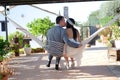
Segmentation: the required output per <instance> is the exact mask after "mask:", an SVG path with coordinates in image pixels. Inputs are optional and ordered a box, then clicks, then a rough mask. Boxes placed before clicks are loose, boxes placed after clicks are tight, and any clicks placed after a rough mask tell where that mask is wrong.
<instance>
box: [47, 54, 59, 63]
mask: <svg viewBox="0 0 120 80" xmlns="http://www.w3.org/2000/svg"><path fill="white" fill-rule="evenodd" d="M48 58H49V62H50V63H51V61H52V58H53V56H52V55H50V54H49V56H48ZM60 59H61V57H56V63H55V64H56V65H59V63H60Z"/></svg>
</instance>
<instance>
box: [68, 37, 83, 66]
mask: <svg viewBox="0 0 120 80" xmlns="http://www.w3.org/2000/svg"><path fill="white" fill-rule="evenodd" d="M69 40H70V41H72V42H74V43H78V44H81V43H80V42H77V41H75V40H74V39H72V38H71V39H69ZM81 48H83V47H80V48H73V47H70V46H69V45H67V47H66V54H67V56H68V57H72V58H74V59H75V61H76V63H77V66H80V63H81V58H82V52H83V51H82V50H83V49H81Z"/></svg>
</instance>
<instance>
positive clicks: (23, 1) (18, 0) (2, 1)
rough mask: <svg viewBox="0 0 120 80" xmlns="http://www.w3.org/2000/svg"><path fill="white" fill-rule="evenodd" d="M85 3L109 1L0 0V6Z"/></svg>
mask: <svg viewBox="0 0 120 80" xmlns="http://www.w3.org/2000/svg"><path fill="white" fill-rule="evenodd" d="M86 1H109V0H0V6H1V5H27V4H44V3H64V2H86Z"/></svg>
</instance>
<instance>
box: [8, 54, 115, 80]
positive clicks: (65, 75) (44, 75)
mask: <svg viewBox="0 0 120 80" xmlns="http://www.w3.org/2000/svg"><path fill="white" fill-rule="evenodd" d="M44 56H47V54H36V55H32V56H27V57H18V58H15V59H13V60H12V61H11V62H10V63H9V64H10V66H11V67H13V68H14V69H15V75H13V76H11V77H10V78H9V80H45V79H51V80H54V79H79V78H81V79H84V78H91V79H92V78H100V77H114V76H113V75H111V73H107V72H109V69H108V68H107V65H97V66H81V67H76V68H74V69H70V70H66V69H65V68H64V64H63V62H64V60H61V64H60V66H61V69H60V70H59V71H56V70H54V62H55V59H54V60H53V61H52V64H51V67H50V68H47V67H46V63H47V60H45V59H43V57H44ZM112 66H113V65H112ZM107 70H108V71H107Z"/></svg>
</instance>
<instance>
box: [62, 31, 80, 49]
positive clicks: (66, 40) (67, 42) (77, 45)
mask: <svg viewBox="0 0 120 80" xmlns="http://www.w3.org/2000/svg"><path fill="white" fill-rule="evenodd" d="M63 40H64V42H65V43H66V44H68V45H69V46H71V47H74V48H78V47H79V45H80V44H77V43H74V42H72V41H70V40H69V39H68V37H67V33H66V31H65V30H64V32H63Z"/></svg>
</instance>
